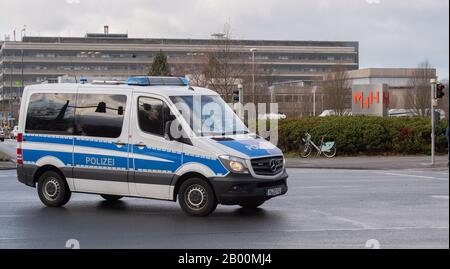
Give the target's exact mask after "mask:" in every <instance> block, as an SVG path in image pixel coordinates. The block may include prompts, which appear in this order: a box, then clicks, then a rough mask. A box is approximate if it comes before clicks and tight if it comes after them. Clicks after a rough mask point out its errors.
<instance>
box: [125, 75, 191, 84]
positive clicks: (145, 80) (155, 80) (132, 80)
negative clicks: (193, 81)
mask: <svg viewBox="0 0 450 269" xmlns="http://www.w3.org/2000/svg"><path fill="white" fill-rule="evenodd" d="M126 84H128V85H130V86H156V85H159V86H189V80H188V79H187V78H184V77H149V76H136V77H129V78H128V79H127V82H126Z"/></svg>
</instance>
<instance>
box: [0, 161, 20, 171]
mask: <svg viewBox="0 0 450 269" xmlns="http://www.w3.org/2000/svg"><path fill="white" fill-rule="evenodd" d="M11 169H16V164H15V163H13V162H4V161H0V170H11Z"/></svg>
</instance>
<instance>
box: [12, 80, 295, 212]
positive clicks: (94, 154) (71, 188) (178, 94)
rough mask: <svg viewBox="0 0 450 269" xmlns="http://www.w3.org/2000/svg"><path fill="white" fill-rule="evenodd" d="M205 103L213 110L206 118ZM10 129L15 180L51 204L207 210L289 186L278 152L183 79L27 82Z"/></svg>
mask: <svg viewBox="0 0 450 269" xmlns="http://www.w3.org/2000/svg"><path fill="white" fill-rule="evenodd" d="M209 105H212V106H214V107H216V108H219V110H220V113H221V116H220V117H217V116H214V115H212V114H213V113H210V114H204V113H203V112H202V111H204V108H206V107H207V106H209ZM197 107H199V109H197ZM183 110H184V111H185V112H186V111H187V112H188V113H183ZM189 112H190V113H189ZM186 115H188V116H186ZM222 119H228V120H231V121H229V122H231V124H229V126H227V128H224V124H223V123H222V122H221V121H220V120H222ZM224 122H226V120H225V121H224ZM205 123H208V125H206V124H205ZM174 126H175V127H174ZM204 126H208V127H207V128H204ZM18 128H19V133H18V137H17V142H18V147H17V174H18V179H19V181H20V182H22V183H24V184H26V185H28V186H32V187H37V191H38V194H39V198H40V199H41V201H42V202H43V203H44V204H45V205H47V206H50V207H57V206H63V205H64V204H66V203H67V202H68V201H69V199H70V196H71V193H72V192H79V193H91V194H100V195H101V197H103V198H104V199H106V200H107V201H115V200H118V199H121V198H122V197H141V198H151V199H160V200H168V201H176V200H177V198H178V201H179V203H180V206H181V207H182V209H183V210H184V211H185V212H187V213H188V214H190V215H195V216H206V215H208V214H210V213H211V212H213V211H214V210H215V208H216V206H217V204H224V205H240V206H242V207H244V208H256V207H258V206H260V205H262V204H263V203H264V202H265V201H267V200H268V199H270V198H273V197H275V196H279V195H283V194H285V193H286V192H287V189H288V188H287V177H288V175H287V173H286V169H285V167H284V157H283V154H282V152H281V150H279V149H278V148H277V147H275V146H274V145H272V144H271V143H269V142H267V141H266V140H264V139H262V138H260V137H258V136H257V135H254V134H251V133H249V131H248V130H247V128H246V127H245V125H244V124H243V123H242V121H241V120H240V119H239V118H238V117H237V116H236V114H235V113H234V112H233V110H232V109H231V108H230V107H229V106H228V105H227V104H226V103H225V102H224V101H223V100H222V99H221V97H220V96H219V95H218V94H217V93H216V92H214V91H211V90H208V89H205V88H199V87H190V86H189V85H188V84H187V82H186V80H185V79H183V78H175V77H132V78H130V79H128V81H126V82H124V83H117V82H108V81H103V82H98V81H97V82H96V81H93V82H91V83H79V84H77V83H59V84H40V85H32V86H28V87H26V88H25V90H24V93H23V97H22V103H21V107H20V118H19V125H18ZM173 130H175V133H177V135H173V133H174V131H173ZM180 134H181V135H180Z"/></svg>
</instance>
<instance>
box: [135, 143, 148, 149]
mask: <svg viewBox="0 0 450 269" xmlns="http://www.w3.org/2000/svg"><path fill="white" fill-rule="evenodd" d="M134 145H135V146H136V147H138V148H139V149H144V148H146V147H147V146H146V145H145V144H144V143H142V142H139V143H138V144H134Z"/></svg>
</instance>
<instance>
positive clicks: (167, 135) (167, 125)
mask: <svg viewBox="0 0 450 269" xmlns="http://www.w3.org/2000/svg"><path fill="white" fill-rule="evenodd" d="M176 119H177V117H175V115H172V114H169V115H167V121H166V123H165V124H164V138H165V139H166V140H174V139H173V136H172V135H171V134H170V126H171V125H172V123H173V122H174V121H175V120H176Z"/></svg>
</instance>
